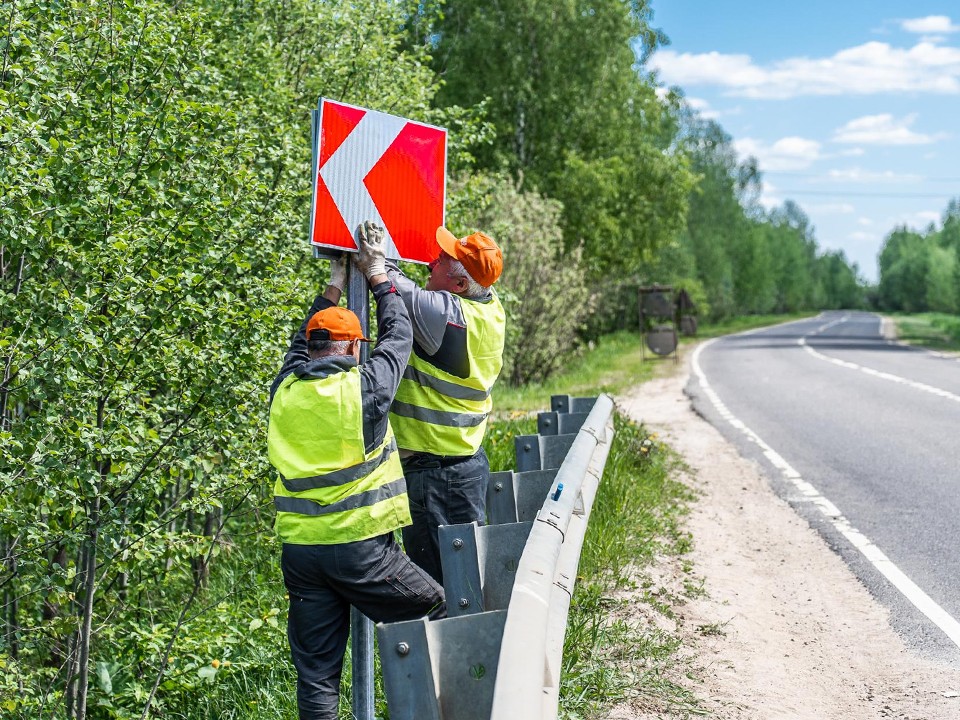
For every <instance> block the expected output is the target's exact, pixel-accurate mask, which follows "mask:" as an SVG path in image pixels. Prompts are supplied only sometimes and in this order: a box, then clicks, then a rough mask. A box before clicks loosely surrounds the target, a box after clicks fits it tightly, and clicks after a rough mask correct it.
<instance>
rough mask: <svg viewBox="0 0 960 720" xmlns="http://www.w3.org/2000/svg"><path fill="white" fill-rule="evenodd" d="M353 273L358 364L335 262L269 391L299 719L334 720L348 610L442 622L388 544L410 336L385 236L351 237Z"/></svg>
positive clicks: (372, 230) (363, 232) (372, 232)
mask: <svg viewBox="0 0 960 720" xmlns="http://www.w3.org/2000/svg"><path fill="white" fill-rule="evenodd" d="M357 234H358V236H359V239H360V253H359V256H357V257H356V258H355V261H354V262H355V265H356V267H357V269H359V270H360V271H361V272H363V274H364V275H365V276H366V277H367V279H368V282H369V284H370V287H371V288H372V290H373V295H374V298H375V299H376V303H377V322H378V330H379V335H378V339H377V344H376V347H375V348H374V349H373V351H372V353H371V354H370V359H369V360H368V361H366V362H365V363H364V364H363V365H362V366H361V365H359V364H358V363H359V360H360V343H362V342H368V341H367V339H366V338H365V337H364V336H363V333H362V332H361V328H360V322H359V320H358V318H357V316H356V315H355V314H354V313H353V312H351V311H350V310H348V309H346V308H341V307H338V306H337V303H339V301H340V296H341V294H342V291H343V286H344V283H345V282H346V276H347V265H346V259H345V258H343V259H340V260H335V261H333V268H332V273H331V276H332V277H331V280H330V284H329V285H328V286H327V288H326V289H325V291H324V292H323V294H321V295H318V296H317V298H316V299H315V300H314V302H313V305H312V306H311V307H310V310H309V312H308V313H307V317H306V319H305V320H304V321H303V324H302V325H301V327H300V330H299V331H298V332H297V334H296V335H295V336H294V338H293V341H292V343H291V345H290V349H289V351H288V352H287V355H286V358H285V360H284V362H283V367H282V369H281V370H280V374H279V375H278V376H277V378H276V380H275V381H274V383H273V386H272V387H271V389H270V399H271V401H270V423H269V429H268V433H267V435H268V439H267V441H268V450H269V456H270V462H271V463H272V464H273V465H274V467H276V469H277V470H278V471H279V474H280V477H279V479H278V480H277V481H276V484H275V487H274V504H275V506H276V510H277V519H276V531H277V534H278V535H279V536H280V538H281V540H282V541H283V549H282V553H281V568H282V570H283V580H284V584H285V585H286V588H287V592H288V594H289V599H290V612H289V620H288V625H287V636H288V638H289V641H290V651H291V655H292V658H293V664H294V666H295V667H296V670H297V706H298V707H299V710H300V720H336V718H337V705H338V696H339V689H340V675H341V671H342V667H343V655H344V651H345V649H346V643H347V637H348V634H349V629H350V606H351V605H353V606H355V607H356V608H357V609H359V610H360V611H361V612H362V613H363V614H365V615H366V616H368V617H369V618H371V619H372V620H374V621H376V622H396V621H400V620H411V619H414V618H418V617H423V616H429V617H430V618H438V617H443V616H444V615H445V614H446V606H445V604H444V598H443V589H442V588H441V587H440V586H439V585H438V584H437V583H436V582H435V581H434V580H433V579H432V578H431V577H430V576H429V575H427V574H426V573H425V572H424V571H423V570H421V569H420V568H419V567H418V566H416V565H415V564H414V563H413V562H411V560H410V558H408V557H407V556H406V555H405V554H404V553H403V552H402V551H401V549H400V546H399V544H398V543H397V541H396V540H395V539H394V531H395V530H397V529H398V528H400V527H403V526H405V525H407V524H409V522H410V511H409V507H408V503H407V492H406V486H405V483H404V478H403V472H402V469H401V466H400V459H399V456H398V453H397V445H396V440H395V437H394V433H393V430H392V429H391V427H390V422H389V419H388V409H389V407H390V403H391V402H392V401H393V397H394V394H395V393H396V390H397V386H398V385H399V383H400V377H401V375H402V373H403V370H404V366H405V365H406V362H407V357H408V356H409V353H410V347H411V342H412V331H411V326H410V320H409V317H408V315H407V311H406V308H405V307H404V304H403V302H402V300H401V299H400V296H399V294H398V293H397V291H396V288H395V287H394V285H393V283H392V282H390V280H389V278H388V276H387V275H386V273H385V270H384V244H385V243H384V233H383V230H382V228H379V227H377V226H375V225H373V224H372V223H369V222H367V223H363V224H362V225H361V226H360V228H358V231H357Z"/></svg>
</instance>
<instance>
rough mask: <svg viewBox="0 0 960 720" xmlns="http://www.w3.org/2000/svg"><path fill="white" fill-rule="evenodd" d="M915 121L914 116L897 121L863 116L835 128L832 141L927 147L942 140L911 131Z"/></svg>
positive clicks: (887, 116) (937, 136) (887, 114)
mask: <svg viewBox="0 0 960 720" xmlns="http://www.w3.org/2000/svg"><path fill="white" fill-rule="evenodd" d="M916 119H917V116H916V114H912V115H907V117H905V118H902V119H899V120H898V119H895V118H894V117H893V115H890V114H889V113H882V114H880V115H864V116H863V117H859V118H856V119H855V120H851V121H850V122H848V123H847V124H846V125H844V126H843V127H840V128H837V129H836V130H835V131H834V133H833V141H834V142H839V143H863V144H865V145H928V144H930V143H932V142H936V141H937V140H940V139H942V138H943V135H924V134H923V133H917V132H914V131H913V130H911V129H910V126H911V125H913V123H914V121H915V120H916Z"/></svg>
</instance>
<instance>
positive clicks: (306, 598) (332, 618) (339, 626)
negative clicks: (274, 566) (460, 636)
mask: <svg viewBox="0 0 960 720" xmlns="http://www.w3.org/2000/svg"><path fill="white" fill-rule="evenodd" d="M280 566H281V568H282V570H283V582H284V584H285V585H286V586H287V592H288V594H289V595H290V615H289V618H288V620H287V637H288V639H289V640H290V654H291V655H292V657H293V664H294V667H296V669H297V706H298V707H299V708H300V720H337V703H338V699H339V694H340V673H341V671H342V670H343V654H344V652H345V651H346V648H347V637H348V635H349V633H350V606H351V605H353V606H354V607H356V608H357V609H358V610H359V611H360V612H362V613H363V614H364V615H366V616H367V617H368V618H370V619H371V620H373V621H374V622H397V621H400V620H413V619H415V618H419V617H424V616H428V617H430V618H431V619H436V618H440V617H445V616H446V605H445V604H444V598H443V588H441V587H440V586H439V585H438V584H437V583H436V582H434V581H433V579H431V578H430V576H429V575H427V574H426V573H425V572H423V571H422V570H421V569H420V568H419V567H417V566H416V565H414V564H413V562H412V561H411V560H410V558H408V557H407V556H406V555H404V553H403V551H402V550H401V549H400V545H399V544H398V543H397V541H396V540H394V537H393V533H388V534H386V535H381V536H379V537H375V538H371V539H369V540H360V541H358V542H351V543H343V544H340V545H291V544H287V543H284V545H283V551H282V554H281V559H280Z"/></svg>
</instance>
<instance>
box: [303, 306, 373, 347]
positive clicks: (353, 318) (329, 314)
mask: <svg viewBox="0 0 960 720" xmlns="http://www.w3.org/2000/svg"><path fill="white" fill-rule="evenodd" d="M314 333H317V335H316V336H315V335H314ZM307 339H308V340H363V342H370V341H369V340H367V338H365V337H364V336H363V331H362V330H361V329H360V318H358V317H357V315H356V313H354V312H352V311H350V310H347V309H346V308H342V307H331V308H327V309H326V310H321V311H320V312H316V313H314V314H313V317H311V318H310V320H308V321H307Z"/></svg>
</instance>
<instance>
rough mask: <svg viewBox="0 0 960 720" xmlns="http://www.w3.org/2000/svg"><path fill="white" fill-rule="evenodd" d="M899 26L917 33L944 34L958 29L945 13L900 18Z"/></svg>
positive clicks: (959, 29)
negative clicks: (906, 18)
mask: <svg viewBox="0 0 960 720" xmlns="http://www.w3.org/2000/svg"><path fill="white" fill-rule="evenodd" d="M900 27H902V28H903V29H904V30H906V31H907V32H910V33H916V34H918V35H944V34H948V33H955V32H958V31H960V26H957V25H954V24H953V22H952V21H951V20H950V18H949V17H947V16H946V15H927V17H922V18H911V19H908V20H901V21H900Z"/></svg>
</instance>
